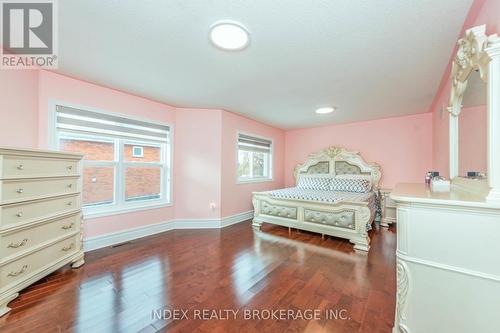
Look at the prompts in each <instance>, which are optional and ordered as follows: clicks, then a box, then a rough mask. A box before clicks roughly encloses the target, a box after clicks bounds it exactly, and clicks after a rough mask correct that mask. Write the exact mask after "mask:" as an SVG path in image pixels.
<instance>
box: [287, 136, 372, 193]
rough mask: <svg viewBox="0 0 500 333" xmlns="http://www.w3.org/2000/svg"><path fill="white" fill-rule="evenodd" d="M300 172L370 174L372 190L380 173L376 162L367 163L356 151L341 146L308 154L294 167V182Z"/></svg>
mask: <svg viewBox="0 0 500 333" xmlns="http://www.w3.org/2000/svg"><path fill="white" fill-rule="evenodd" d="M300 174H330V175H332V176H335V175H346V174H349V175H370V176H371V179H372V184H373V188H374V190H378V188H379V182H380V177H382V173H381V171H380V166H379V165H378V164H377V163H367V162H365V161H364V160H363V158H362V157H361V156H360V155H359V153H358V152H354V151H348V150H347V149H345V148H342V147H335V146H332V147H328V148H326V149H324V150H322V151H319V152H316V153H313V154H311V155H309V157H308V158H307V160H306V161H305V162H304V163H302V164H299V165H297V166H296V167H295V172H294V176H295V182H297V180H298V177H299V175H300Z"/></svg>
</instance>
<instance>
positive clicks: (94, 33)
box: [58, 0, 472, 129]
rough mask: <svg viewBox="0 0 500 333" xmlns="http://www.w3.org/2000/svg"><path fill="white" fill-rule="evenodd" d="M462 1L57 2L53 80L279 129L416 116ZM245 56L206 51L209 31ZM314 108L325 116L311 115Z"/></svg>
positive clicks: (444, 55)
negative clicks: (229, 33)
mask: <svg viewBox="0 0 500 333" xmlns="http://www.w3.org/2000/svg"><path fill="white" fill-rule="evenodd" d="M471 4H472V0H439V1H435V0H419V1H412V0H383V1H366V0H365V1H361V0H358V1H353V0H314V1H304V0H281V1H280V0H254V1H249V0H169V1H166V0H163V1H162V0H140V1H138V0H106V1H104V0H85V1H82V0H64V1H59V18H60V20H59V31H60V41H59V47H60V52H59V53H60V57H59V60H60V63H59V64H60V66H59V70H58V71H59V72H61V73H64V74H67V75H71V76H76V77H78V78H81V79H84V80H88V81H91V82H94V83H98V84H102V85H105V86H110V87H114V88H117V89H120V90H123V91H127V92H132V93H135V94H139V95H142V96H145V97H148V98H152V99H155V100H158V101H162V102H165V103H167V104H171V105H174V106H179V107H202V108H222V109H225V110H228V111H232V112H236V113H239V114H243V115H246V116H248V117H250V118H253V119H257V120H260V121H263V122H265V123H268V124H271V125H275V126H277V127H280V128H286V129H288V128H298V127H308V126H317V125H326V124H332V123H343V122H351V121H358V120H368V119H376V118H384V117H390V116H396V115H405V114H415V113H421V112H426V111H427V109H428V107H429V105H430V103H431V100H432V98H433V96H434V94H435V92H436V89H437V87H438V84H439V81H440V79H441V76H442V74H443V72H444V69H445V67H446V65H447V62H448V60H449V58H450V55H451V51H452V49H453V47H454V44H455V41H456V38H457V37H458V34H459V31H460V28H461V26H462V24H463V22H464V20H465V17H466V14H467V11H468V9H469V7H470V6H471ZM227 19H230V20H235V21H239V22H241V23H242V24H243V25H244V26H245V27H246V28H247V29H248V30H249V31H250V33H251V42H250V46H249V47H248V48H247V49H246V50H244V51H240V52H224V51H221V50H219V49H216V48H215V47H213V46H212V45H211V43H210V42H209V39H208V35H209V27H210V26H211V25H212V24H213V23H214V22H216V21H218V20H227ZM325 105H334V106H338V108H339V109H338V111H336V112H335V113H334V114H331V115H316V114H315V113H314V110H315V109H316V108H317V107H320V106H325Z"/></svg>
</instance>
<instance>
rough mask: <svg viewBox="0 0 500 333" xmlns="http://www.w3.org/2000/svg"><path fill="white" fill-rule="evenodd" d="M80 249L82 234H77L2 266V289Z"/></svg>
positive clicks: (0, 269) (0, 273) (0, 277)
mask: <svg viewBox="0 0 500 333" xmlns="http://www.w3.org/2000/svg"><path fill="white" fill-rule="evenodd" d="M79 249H80V235H75V236H72V237H69V238H67V239H65V240H62V241H59V242H57V243H55V244H53V245H50V246H48V247H45V248H43V249H41V250H39V251H37V252H35V253H31V254H29V255H27V256H24V257H21V258H19V259H17V260H15V261H11V262H9V263H8V264H4V265H2V266H0V290H2V289H7V288H9V287H10V286H11V285H13V284H16V283H19V282H21V281H23V280H25V279H27V278H28V277H29V276H31V275H33V274H36V273H37V272H39V271H40V270H42V269H43V268H44V267H46V266H49V265H51V264H53V263H54V264H55V263H56V262H57V261H58V260H60V259H62V258H63V257H66V256H69V255H71V254H75V253H76V252H77V251H78V250H79Z"/></svg>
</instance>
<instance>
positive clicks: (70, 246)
mask: <svg viewBox="0 0 500 333" xmlns="http://www.w3.org/2000/svg"><path fill="white" fill-rule="evenodd" d="M72 248H73V243H71V244H69V245H68V246H65V247H63V248H62V249H61V250H63V251H64V252H66V251H69V250H71V249H72Z"/></svg>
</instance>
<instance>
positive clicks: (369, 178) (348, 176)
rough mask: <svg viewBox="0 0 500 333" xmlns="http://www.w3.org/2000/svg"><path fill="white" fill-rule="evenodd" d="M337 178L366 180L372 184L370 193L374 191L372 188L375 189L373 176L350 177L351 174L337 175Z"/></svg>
mask: <svg viewBox="0 0 500 333" xmlns="http://www.w3.org/2000/svg"><path fill="white" fill-rule="evenodd" d="M335 178H338V179H365V180H367V181H369V182H370V189H369V190H368V191H371V190H372V187H373V183H372V180H373V178H372V175H349V174H345V175H336V176H335Z"/></svg>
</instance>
